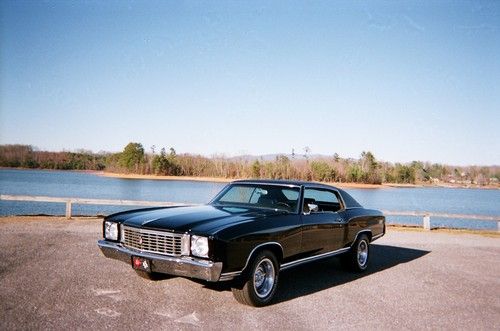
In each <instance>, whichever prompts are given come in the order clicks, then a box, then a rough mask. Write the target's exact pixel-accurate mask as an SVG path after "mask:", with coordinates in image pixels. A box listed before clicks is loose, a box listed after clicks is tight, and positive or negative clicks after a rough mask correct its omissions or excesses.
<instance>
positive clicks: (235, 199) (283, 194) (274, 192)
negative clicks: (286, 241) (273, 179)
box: [211, 184, 300, 212]
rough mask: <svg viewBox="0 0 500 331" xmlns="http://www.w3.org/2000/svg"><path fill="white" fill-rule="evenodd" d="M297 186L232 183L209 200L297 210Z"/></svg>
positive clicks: (289, 210) (226, 204)
mask: <svg viewBox="0 0 500 331" xmlns="http://www.w3.org/2000/svg"><path fill="white" fill-rule="evenodd" d="M299 196H300V188H299V187H294V186H292V187H290V186H282V185H269V184H232V185H229V186H228V187H227V188H226V189H224V190H223V191H222V192H221V193H219V195H218V196H216V197H215V199H214V200H213V201H212V202H211V204H214V205H223V206H234V205H238V206H241V205H244V206H248V207H256V208H271V209H275V210H284V211H288V212H297V208H298V201H299Z"/></svg>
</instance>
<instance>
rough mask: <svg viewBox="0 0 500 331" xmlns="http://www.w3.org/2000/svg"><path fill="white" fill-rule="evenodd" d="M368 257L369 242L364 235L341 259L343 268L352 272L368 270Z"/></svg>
mask: <svg viewBox="0 0 500 331" xmlns="http://www.w3.org/2000/svg"><path fill="white" fill-rule="evenodd" d="M369 257H370V240H369V239H368V236H367V235H366V234H362V235H360V236H359V237H358V239H356V241H355V242H354V244H353V245H352V247H351V249H350V250H349V252H347V253H346V254H345V255H343V256H342V257H341V260H342V263H343V264H344V266H345V267H347V268H348V269H350V270H352V271H356V272H363V271H365V270H366V269H367V268H368V262H369Z"/></svg>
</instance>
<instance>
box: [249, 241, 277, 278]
mask: <svg viewBox="0 0 500 331" xmlns="http://www.w3.org/2000/svg"><path fill="white" fill-rule="evenodd" d="M266 245H278V246H279V248H280V249H281V254H283V246H281V244H280V243H278V242H275V241H270V242H266V243H263V244H260V245H257V246H255V247H254V249H252V251H251V252H250V254H248V258H247V262H246V263H245V266H244V267H243V269H241V271H240V272H242V271H243V270H245V269H246V268H247V266H248V263H250V258H251V257H252V255H253V253H255V251H256V250H257V249H258V248H260V247H262V246H266Z"/></svg>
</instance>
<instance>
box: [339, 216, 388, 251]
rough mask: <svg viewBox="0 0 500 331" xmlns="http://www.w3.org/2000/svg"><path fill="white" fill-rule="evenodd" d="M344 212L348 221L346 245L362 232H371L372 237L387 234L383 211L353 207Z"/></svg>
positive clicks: (345, 234) (345, 236)
mask: <svg viewBox="0 0 500 331" xmlns="http://www.w3.org/2000/svg"><path fill="white" fill-rule="evenodd" d="M343 213H344V215H343V216H344V219H346V220H347V223H348V224H347V226H346V230H345V233H344V247H348V246H350V245H352V243H353V242H354V240H355V239H356V236H357V235H358V234H359V233H360V232H369V233H370V237H371V238H373V237H377V236H380V235H383V234H385V217H384V215H383V214H382V212H380V211H378V210H373V209H364V208H353V209H348V210H345V211H344V212H343Z"/></svg>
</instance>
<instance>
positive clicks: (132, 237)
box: [122, 226, 182, 256]
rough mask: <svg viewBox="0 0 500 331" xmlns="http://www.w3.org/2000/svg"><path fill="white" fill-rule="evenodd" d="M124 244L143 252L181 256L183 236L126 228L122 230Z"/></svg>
mask: <svg viewBox="0 0 500 331" xmlns="http://www.w3.org/2000/svg"><path fill="white" fill-rule="evenodd" d="M122 244H123V246H125V247H128V248H132V249H137V250H140V251H141V252H149V253H156V254H163V255H172V256H180V255H181V249H182V234H176V233H170V232H163V231H153V230H144V229H137V228H131V227H128V226H124V227H123V228H122Z"/></svg>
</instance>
